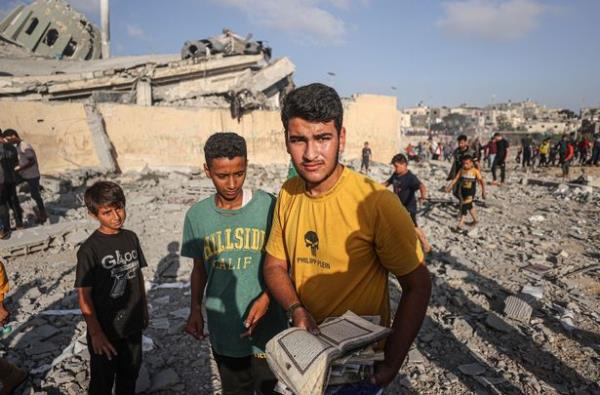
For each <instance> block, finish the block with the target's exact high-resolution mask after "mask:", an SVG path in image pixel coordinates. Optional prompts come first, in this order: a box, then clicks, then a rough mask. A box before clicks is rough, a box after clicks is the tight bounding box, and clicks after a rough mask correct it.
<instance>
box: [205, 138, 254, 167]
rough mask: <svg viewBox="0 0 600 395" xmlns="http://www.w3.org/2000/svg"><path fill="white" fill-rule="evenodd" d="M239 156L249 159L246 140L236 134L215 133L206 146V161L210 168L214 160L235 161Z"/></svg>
mask: <svg viewBox="0 0 600 395" xmlns="http://www.w3.org/2000/svg"><path fill="white" fill-rule="evenodd" d="M237 156H241V157H242V158H244V159H247V157H248V151H247V149H246V140H244V138H243V137H242V136H240V135H238V134H236V133H233V132H219V133H215V134H213V135H212V136H210V137H209V138H208V140H206V144H204V160H205V161H206V165H207V166H210V163H211V161H212V160H213V159H218V158H227V159H233V158H235V157H237Z"/></svg>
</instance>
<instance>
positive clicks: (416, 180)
mask: <svg viewBox="0 0 600 395" xmlns="http://www.w3.org/2000/svg"><path fill="white" fill-rule="evenodd" d="M420 187H421V180H419V177H417V176H416V175H414V174H413V175H412V178H411V189H412V190H413V191H415V192H416V191H418V190H419V188H420Z"/></svg>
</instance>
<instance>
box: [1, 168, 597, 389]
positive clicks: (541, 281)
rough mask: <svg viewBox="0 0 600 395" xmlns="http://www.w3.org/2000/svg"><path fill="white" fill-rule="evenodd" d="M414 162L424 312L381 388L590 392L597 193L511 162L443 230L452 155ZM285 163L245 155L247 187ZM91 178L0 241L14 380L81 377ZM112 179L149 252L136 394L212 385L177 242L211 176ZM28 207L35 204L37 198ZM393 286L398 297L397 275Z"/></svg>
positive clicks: (58, 186)
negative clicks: (471, 217)
mask: <svg viewBox="0 0 600 395" xmlns="http://www.w3.org/2000/svg"><path fill="white" fill-rule="evenodd" d="M352 164H353V165H357V164H358V163H352ZM411 169H412V170H413V171H414V172H415V173H416V174H417V175H418V176H419V177H420V178H421V180H423V181H424V182H425V183H426V185H427V187H428V188H429V191H430V193H429V198H430V199H429V202H427V204H426V205H425V206H423V207H421V210H420V214H419V215H420V222H421V224H422V227H423V229H424V230H425V231H426V233H427V235H428V237H429V240H430V242H431V243H432V245H433V247H434V251H433V253H432V254H430V256H429V257H428V259H427V260H428V266H429V269H430V271H431V272H432V275H433V284H434V287H433V296H432V299H431V303H430V307H429V310H428V316H427V318H426V321H425V324H424V326H423V328H422V329H421V332H420V334H419V336H418V339H417V341H416V343H415V345H414V347H413V349H412V350H411V352H410V353H409V356H408V358H407V361H406V363H405V365H404V367H403V369H402V371H401V374H400V375H399V376H398V378H397V379H396V381H395V382H394V383H393V385H392V386H390V387H389V388H388V389H387V393H390V394H395V393H422V394H438V393H456V394H462V393H503V394H556V393H560V394H575V393H576V394H592V393H600V386H599V384H598V382H599V381H600V368H599V366H600V312H599V311H598V305H599V301H600V282H599V279H598V275H599V274H600V262H599V259H600V250H599V246H600V228H599V227H598V224H599V223H600V190H599V189H598V188H597V187H592V186H580V187H577V186H573V185H566V184H558V185H557V184H556V183H546V182H540V181H539V180H544V179H547V180H552V181H555V180H556V179H555V178H553V177H547V176H546V175H544V174H535V175H530V176H529V177H524V173H521V172H515V171H509V179H508V181H509V183H508V184H507V185H505V186H504V187H502V188H498V187H493V186H490V187H489V190H488V191H489V195H488V196H489V198H488V200H487V201H486V202H485V205H478V206H477V207H478V210H479V213H480V224H479V225H478V226H477V227H475V228H468V231H467V232H465V234H463V233H455V232H454V231H452V230H451V226H454V225H455V222H456V207H455V205H454V202H453V201H452V196H451V194H447V193H444V192H440V190H441V188H442V186H444V185H445V184H446V181H445V177H446V172H447V164H445V163H442V162H429V163H424V164H421V165H411ZM390 172H391V169H390V168H388V166H386V165H383V164H379V165H376V166H375V167H374V169H373V170H372V172H371V176H372V177H373V178H375V179H376V180H379V181H383V180H384V179H385V178H386V176H388V175H389V174H390ZM286 174H287V167H286V166H282V165H278V166H269V167H257V166H251V167H250V171H249V174H248V178H247V184H246V186H248V187H252V188H262V189H265V190H267V191H270V192H277V190H278V189H279V187H280V186H281V184H282V182H283V181H284V179H285V176H286ZM98 177H100V175H99V174H91V173H89V172H84V171H82V172H72V173H69V174H65V175H64V176H62V177H61V178H56V179H51V178H46V179H44V180H43V182H42V184H43V185H44V187H45V188H46V190H45V192H44V199H45V200H46V201H47V202H48V205H47V206H48V211H49V213H50V214H51V222H52V224H50V225H44V226H42V227H30V228H28V229H26V230H25V231H21V232H20V231H17V232H14V233H13V234H12V237H11V238H10V240H8V241H0V248H2V251H3V253H4V255H8V257H7V263H6V269H7V271H8V273H9V276H10V278H11V282H12V284H11V285H12V291H11V292H10V294H9V298H8V300H7V302H8V303H7V304H8V307H9V309H10V310H11V311H12V312H13V313H14V315H13V320H12V322H11V325H12V328H13V331H12V333H10V334H8V335H5V336H4V338H3V339H2V340H3V341H2V343H1V344H2V345H1V347H2V348H1V349H0V356H3V357H7V358H8V359H10V360H13V361H16V362H18V363H19V364H20V365H21V366H24V367H26V368H27V369H29V370H30V372H31V374H30V378H29V379H28V382H27V385H26V386H24V388H23V387H22V389H20V390H19V391H20V392H19V393H24V394H32V393H65V394H78V393H82V392H84V390H85V389H86V388H87V381H88V377H87V374H88V369H87V363H88V362H87V361H88V355H87V354H88V351H87V347H86V346H85V342H86V340H85V324H84V322H83V319H82V317H81V316H80V315H79V312H78V310H77V307H78V305H77V299H76V293H75V290H74V289H73V283H74V277H75V251H76V247H77V246H78V245H79V244H80V243H81V242H82V241H83V240H85V238H86V237H87V235H88V234H89V232H91V230H93V229H94V223H93V222H92V221H91V220H88V219H87V213H86V210H85V208H84V207H83V204H82V193H83V190H84V189H85V186H86V185H90V184H91V183H92V182H94V181H95V180H97V179H98ZM595 177H596V179H597V178H598V176H597V175H596V176H595ZM114 178H115V180H116V181H117V182H119V183H120V184H121V185H123V187H124V189H125V193H126V196H127V211H128V219H127V223H126V226H127V227H128V228H130V229H132V230H134V231H135V232H136V233H137V234H138V235H139V237H140V239H141V242H142V247H143V249H144V252H145V255H146V258H147V260H148V263H149V267H148V268H146V269H145V270H144V275H145V279H146V286H147V290H148V294H149V303H150V305H151V312H150V315H151V322H150V327H149V329H148V330H147V331H146V332H145V336H146V338H145V339H144V351H145V352H144V367H143V369H142V373H141V376H140V379H139V381H138V388H139V391H144V392H147V393H165V394H167V393H181V394H183V393H200V394H209V393H219V388H220V384H219V379H218V374H217V372H216V369H215V367H214V366H213V364H212V363H211V359H210V351H209V347H208V343H207V341H203V342H201V343H199V342H197V341H196V340H194V339H192V338H191V337H190V336H189V335H186V334H184V333H183V331H182V327H183V325H184V323H185V320H186V318H187V315H188V310H189V298H190V289H189V283H188V281H189V274H190V271H191V261H190V260H188V259H180V258H179V255H178V251H179V240H180V238H181V228H182V222H183V217H184V213H185V211H186V210H187V208H188V207H189V206H190V205H191V204H193V203H194V202H195V201H197V200H199V199H202V198H204V197H206V196H208V195H209V194H210V193H211V192H212V191H213V188H212V184H211V182H210V180H208V179H206V178H205V177H204V175H203V174H202V173H200V171H190V172H170V173H157V172H151V171H142V172H136V173H125V174H123V175H120V176H115V177H114ZM488 178H489V175H488ZM23 206H24V209H25V211H26V214H27V213H32V207H33V202H32V201H29V200H27V201H25V202H24V203H23ZM390 289H391V295H392V298H393V300H394V301H395V302H397V301H398V298H399V292H398V289H399V288H398V284H397V282H396V281H395V280H394V279H391V281H390Z"/></svg>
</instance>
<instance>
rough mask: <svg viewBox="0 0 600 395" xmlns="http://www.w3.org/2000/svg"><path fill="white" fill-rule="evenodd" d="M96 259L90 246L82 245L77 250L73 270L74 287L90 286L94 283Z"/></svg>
mask: <svg viewBox="0 0 600 395" xmlns="http://www.w3.org/2000/svg"><path fill="white" fill-rule="evenodd" d="M95 266H96V260H95V259H94V254H93V251H92V249H91V248H89V246H87V245H85V244H84V245H82V246H81V247H80V248H79V251H77V270H76V272H75V288H84V287H91V286H92V285H93V284H94V267H95Z"/></svg>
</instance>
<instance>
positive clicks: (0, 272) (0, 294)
mask: <svg viewBox="0 0 600 395" xmlns="http://www.w3.org/2000/svg"><path fill="white" fill-rule="evenodd" d="M8 290H9V286H8V278H7V277H6V270H5V269H4V263H2V261H0V302H2V301H3V300H4V297H5V296H6V294H7V293H8Z"/></svg>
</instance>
